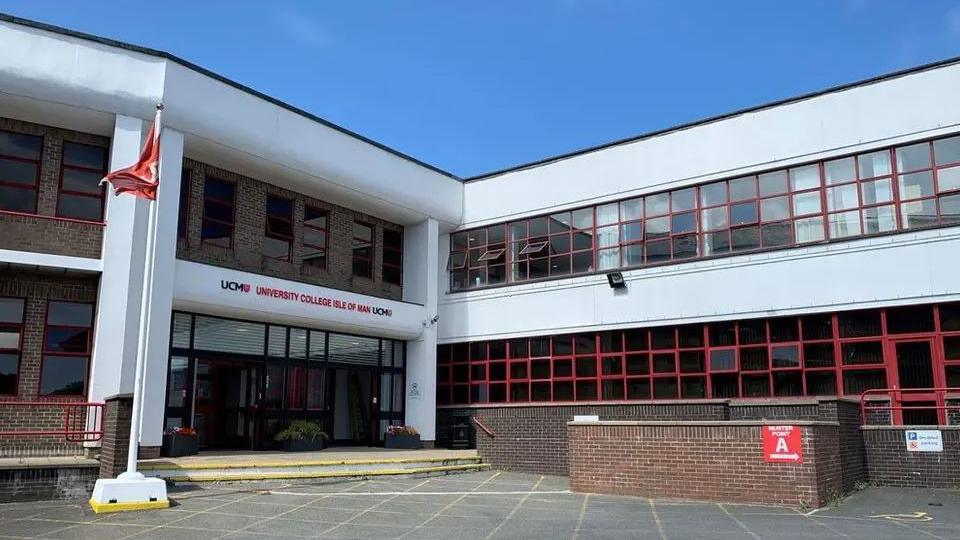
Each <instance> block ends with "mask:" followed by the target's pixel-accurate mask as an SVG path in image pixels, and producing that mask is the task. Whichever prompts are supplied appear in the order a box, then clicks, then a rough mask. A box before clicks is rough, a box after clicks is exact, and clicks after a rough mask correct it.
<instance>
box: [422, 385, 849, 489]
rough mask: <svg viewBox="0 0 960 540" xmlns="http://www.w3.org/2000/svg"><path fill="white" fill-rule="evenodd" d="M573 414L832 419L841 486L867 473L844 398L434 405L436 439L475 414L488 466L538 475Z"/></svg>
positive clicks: (558, 458) (562, 448) (563, 471)
mask: <svg viewBox="0 0 960 540" xmlns="http://www.w3.org/2000/svg"><path fill="white" fill-rule="evenodd" d="M575 415H596V416H599V417H600V420H604V421H606V420H764V419H766V420H777V421H780V420H791V421H792V420H807V421H814V420H815V421H821V422H835V423H837V424H838V425H839V428H838V436H839V440H838V444H839V449H840V460H841V464H842V476H843V487H844V489H851V488H852V487H853V486H854V485H855V484H856V483H857V482H861V481H865V480H866V479H867V466H866V459H865V457H864V453H863V440H862V439H861V438H860V408H859V405H858V403H857V402H856V401H854V400H848V399H844V398H819V399H817V398H797V399H733V400H729V399H710V400H681V401H648V402H639V403H584V404H577V405H527V404H524V405H489V406H473V407H441V408H439V409H438V411H437V446H439V447H444V446H446V444H447V443H448V441H449V434H450V432H451V429H450V426H451V425H452V424H453V423H454V420H455V418H456V417H458V416H468V417H471V418H476V419H477V420H479V421H480V422H482V423H483V424H484V425H485V426H487V427H488V428H490V430H491V431H492V432H493V433H494V435H493V436H488V435H487V434H485V433H484V432H483V431H482V430H479V429H474V430H473V431H474V433H473V434H472V436H473V440H472V441H471V442H473V443H474V444H475V446H476V448H477V450H478V451H479V453H480V456H481V457H482V458H483V460H484V461H485V462H487V463H490V464H491V465H492V466H493V467H494V468H497V469H500V470H511V471H522V472H530V473H537V474H553V475H567V474H568V466H567V422H569V421H571V420H573V417H574V416H575Z"/></svg>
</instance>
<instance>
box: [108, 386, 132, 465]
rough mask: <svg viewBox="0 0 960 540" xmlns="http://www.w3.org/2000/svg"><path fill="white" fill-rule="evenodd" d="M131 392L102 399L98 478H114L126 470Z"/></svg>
mask: <svg viewBox="0 0 960 540" xmlns="http://www.w3.org/2000/svg"><path fill="white" fill-rule="evenodd" d="M132 412H133V394H121V395H118V396H110V397H108V398H106V399H105V400H104V408H103V441H102V443H101V446H100V478H116V477H117V475H118V474H120V473H122V472H124V471H125V470H127V455H128V454H129V452H128V451H127V450H128V449H127V446H128V445H129V444H130V415H131V413H132Z"/></svg>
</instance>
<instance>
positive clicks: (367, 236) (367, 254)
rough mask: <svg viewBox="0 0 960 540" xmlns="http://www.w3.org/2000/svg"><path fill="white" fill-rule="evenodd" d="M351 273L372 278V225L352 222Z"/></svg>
mask: <svg viewBox="0 0 960 540" xmlns="http://www.w3.org/2000/svg"><path fill="white" fill-rule="evenodd" d="M353 275H355V276H359V277H365V278H371V279H372V278H373V225H370V224H367V223H363V222H360V221H354V222H353Z"/></svg>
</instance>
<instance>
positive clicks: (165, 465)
mask: <svg viewBox="0 0 960 540" xmlns="http://www.w3.org/2000/svg"><path fill="white" fill-rule="evenodd" d="M436 461H472V462H474V463H479V461H480V458H479V457H462V458H454V457H451V458H385V459H362V460H361V459H358V460H349V459H348V460H336V461H329V460H328V461H323V460H320V461H267V462H254V461H247V462H240V461H221V462H212V463H211V462H203V463H196V464H193V463H173V462H170V461H164V462H154V463H142V462H141V463H138V464H137V468H138V469H139V470H141V471H156V470H166V469H181V470H184V469H189V470H197V471H199V470H204V469H263V468H272V467H326V466H330V465H392V464H403V463H432V462H436Z"/></svg>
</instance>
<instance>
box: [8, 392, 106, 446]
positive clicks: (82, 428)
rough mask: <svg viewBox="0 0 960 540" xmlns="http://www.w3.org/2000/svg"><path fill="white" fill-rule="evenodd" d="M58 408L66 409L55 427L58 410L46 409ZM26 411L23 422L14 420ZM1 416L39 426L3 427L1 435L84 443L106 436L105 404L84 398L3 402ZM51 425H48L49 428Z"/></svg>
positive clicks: (10, 421) (9, 423)
mask: <svg viewBox="0 0 960 540" xmlns="http://www.w3.org/2000/svg"><path fill="white" fill-rule="evenodd" d="M57 408H59V409H60V410H61V411H62V412H63V423H62V427H54V426H56V425H58V424H59V422H55V418H56V416H58V413H57V412H56V411H53V412H51V413H48V412H45V411H46V410H49V409H57ZM18 409H22V410H23V419H24V421H23V422H16V423H14V422H12V420H13V417H12V416H11V411H13V413H14V414H20V411H19V410H18ZM0 418H2V419H3V420H4V422H3V424H6V425H11V424H13V425H16V424H24V425H27V426H29V425H31V424H33V425H37V426H39V427H37V428H31V429H0V437H43V436H46V437H63V440H65V441H66V442H72V443H82V442H92V441H99V440H100V439H102V438H103V423H102V422H103V403H89V402H85V401H0ZM47 426H49V427H47Z"/></svg>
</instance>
